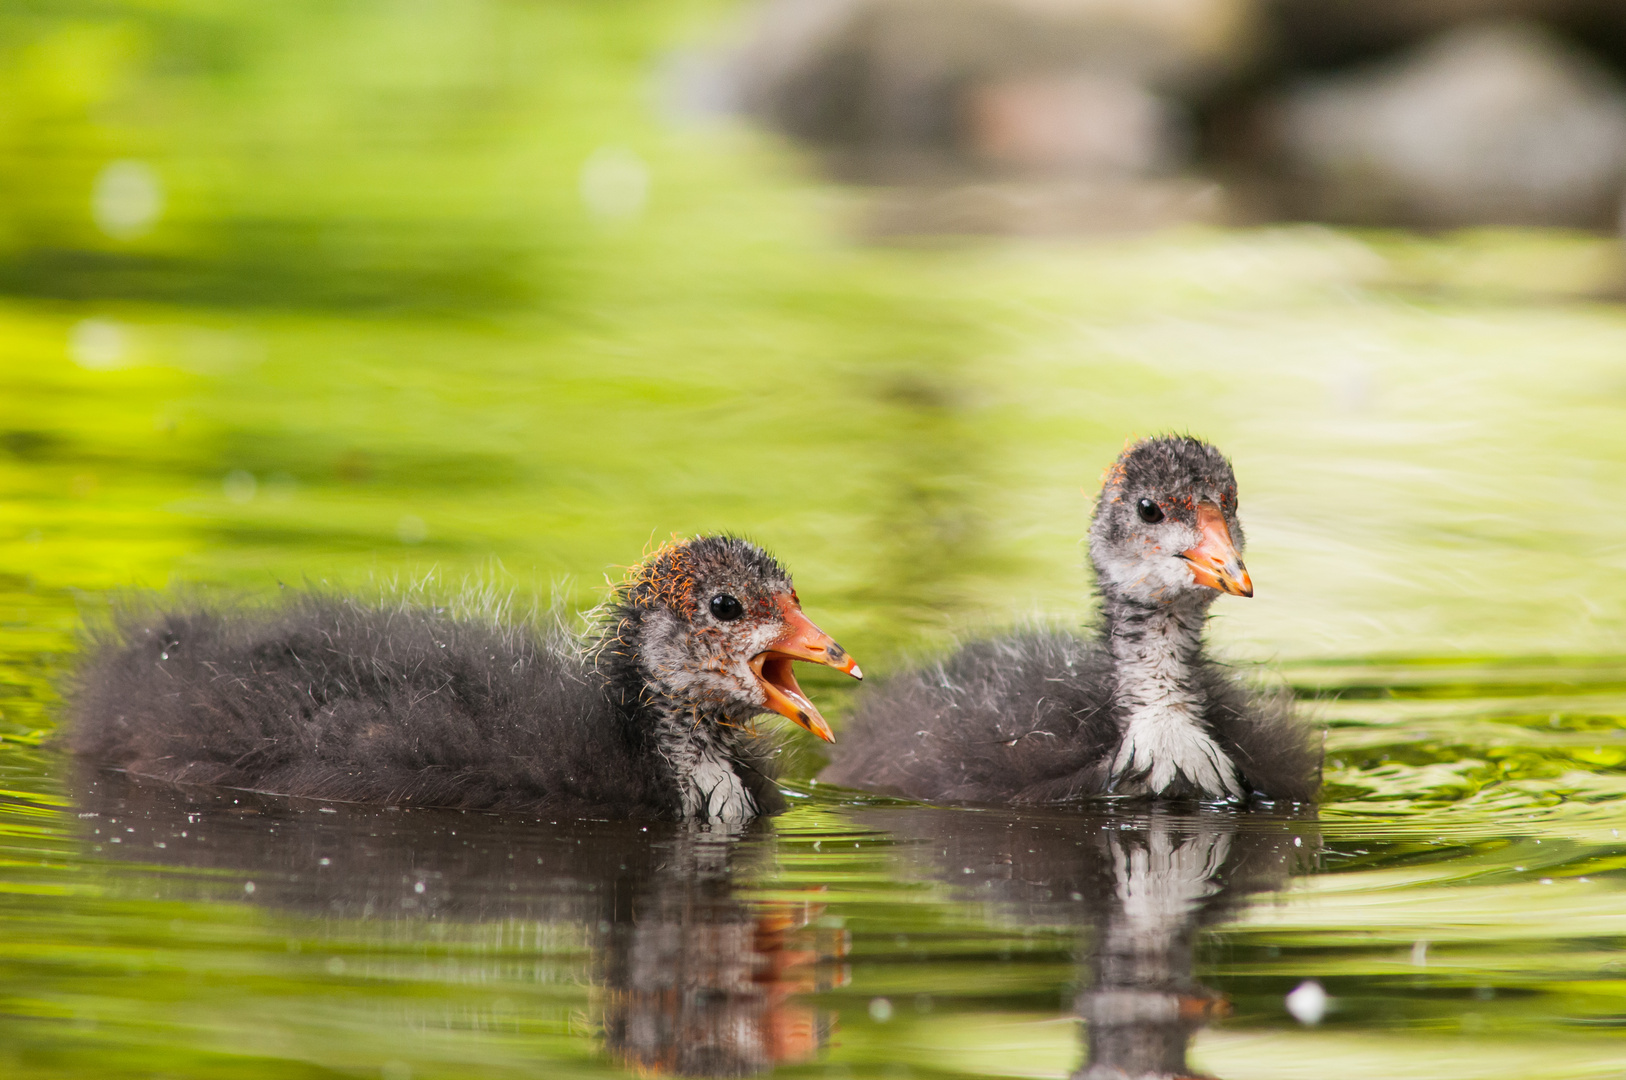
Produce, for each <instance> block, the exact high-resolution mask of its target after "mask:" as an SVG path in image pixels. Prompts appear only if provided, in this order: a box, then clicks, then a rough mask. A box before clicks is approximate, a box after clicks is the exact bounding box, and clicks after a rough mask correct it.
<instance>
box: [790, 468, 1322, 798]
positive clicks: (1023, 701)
mask: <svg viewBox="0 0 1626 1080" xmlns="http://www.w3.org/2000/svg"><path fill="white" fill-rule="evenodd" d="M1236 509H1237V491H1236V476H1235V474H1234V473H1233V472H1232V470H1231V465H1230V463H1229V462H1228V461H1226V460H1225V458H1224V456H1223V455H1221V454H1220V452H1219V451H1218V450H1216V449H1215V448H1214V447H1213V446H1211V445H1209V444H1208V443H1205V442H1203V441H1201V440H1199V439H1194V438H1189V437H1181V436H1162V437H1158V438H1151V439H1145V440H1143V441H1141V442H1139V443H1136V444H1134V445H1133V446H1130V447H1129V448H1127V449H1126V450H1125V451H1124V452H1123V454H1122V455H1121V456H1120V457H1119V458H1118V460H1117V461H1116V462H1115V463H1114V464H1113V465H1112V467H1111V468H1110V469H1109V470H1108V471H1107V475H1106V479H1105V483H1104V485H1103V488H1102V491H1101V496H1100V499H1099V501H1098V502H1097V504H1096V511H1095V517H1094V520H1093V521H1092V523H1091V526H1090V561H1091V563H1092V564H1093V565H1094V568H1095V577H1096V583H1097V589H1098V590H1099V593H1100V597H1101V621H1100V629H1099V632H1098V633H1097V634H1096V635H1095V636H1094V638H1093V639H1087V638H1080V637H1077V636H1074V635H1071V634H1066V633H1060V632H1045V631H1033V632H1026V633H1016V634H1011V635H1008V636H1005V637H999V638H993V639H990V640H986V641H980V642H976V643H974V644H971V645H969V646H967V647H966V648H964V649H962V650H961V651H960V652H958V653H956V654H955V655H953V656H951V657H949V658H948V659H947V660H944V661H943V662H941V663H938V664H935V665H932V666H930V667H928V668H925V669H924V670H919V671H914V672H910V673H908V674H905V675H902V676H900V677H898V678H895V679H892V680H891V681H890V682H889V683H887V684H886V685H884V686H882V687H881V688H880V689H879V690H878V691H877V692H875V693H873V694H871V695H869V696H867V697H866V698H864V699H863V700H862V701H861V703H860V706H859V709H858V712H857V714H856V716H855V717H854V719H853V720H852V722H851V723H850V724H849V725H848V727H847V729H846V731H844V732H843V735H842V740H841V745H840V746H839V747H838V749H837V750H836V753H835V758H834V760H833V762H832V763H831V765H830V766H829V767H828V768H827V769H825V771H824V772H823V773H822V774H821V776H820V780H821V781H822V782H828V783H834V784H842V785H848V786H851V787H860V788H869V789H872V790H876V791H884V792H891V793H895V794H900V795H905V796H909V797H912V798H918V799H928V800H940V801H957V802H999V803H1049V802H1063V801H1068V800H1072V799H1078V798H1082V797H1089V796H1134V797H1141V798H1191V799H1197V800H1201V801H1217V800H1229V801H1242V800H1244V799H1248V798H1251V797H1263V798H1266V799H1272V800H1275V799H1281V800H1290V801H1307V800H1310V799H1313V798H1314V796H1315V793H1316V791H1317V790H1318V789H1319V787H1320V783H1321V748H1320V739H1319V736H1318V735H1317V734H1316V733H1315V732H1313V731H1312V730H1311V729H1310V728H1309V727H1308V725H1306V724H1304V723H1303V722H1302V721H1301V720H1299V719H1298V718H1297V717H1295V715H1294V713H1293V709H1292V702H1291V700H1290V699H1289V697H1288V696H1287V695H1286V694H1285V693H1263V692H1258V691H1254V690H1251V689H1249V688H1248V687H1246V686H1244V685H1243V684H1242V683H1240V682H1239V681H1238V680H1237V679H1236V678H1235V677H1234V676H1233V675H1232V674H1231V673H1230V672H1228V671H1227V670H1226V669H1224V668H1223V667H1221V666H1219V665H1217V664H1215V663H1214V662H1212V661H1211V660H1209V659H1208V658H1207V656H1206V655H1205V653H1204V649H1203V638H1202V633H1203V625H1204V623H1205V622H1206V621H1207V618H1208V609H1209V606H1210V605H1211V604H1212V603H1213V602H1214V600H1215V599H1216V598H1218V597H1219V595H1220V594H1221V593H1229V594H1231V595H1233V596H1252V595H1253V583H1252V581H1251V580H1250V579H1249V577H1248V572H1247V570H1246V569H1245V568H1244V566H1243V564H1242V555H1241V552H1242V528H1241V526H1240V525H1239V524H1238V522H1237V518H1236Z"/></svg>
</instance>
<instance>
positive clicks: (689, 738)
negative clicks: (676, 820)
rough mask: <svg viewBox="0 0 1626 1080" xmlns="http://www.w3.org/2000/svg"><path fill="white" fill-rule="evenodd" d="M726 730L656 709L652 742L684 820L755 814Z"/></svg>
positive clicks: (732, 820) (742, 818) (734, 819)
mask: <svg viewBox="0 0 1626 1080" xmlns="http://www.w3.org/2000/svg"><path fill="white" fill-rule="evenodd" d="M731 735H732V733H731V732H729V731H727V730H726V729H725V730H718V729H717V728H714V727H713V726H712V725H711V724H709V723H707V722H706V721H704V720H700V719H699V718H697V717H693V716H686V715H684V714H682V713H678V712H675V711H673V710H671V709H660V710H659V717H658V719H657V720H656V722H655V744H656V745H657V746H658V747H660V752H661V756H662V757H664V758H665V759H666V762H667V764H668V765H670V766H671V768H672V775H673V777H674V779H675V780H676V781H677V786H678V797H679V798H680V799H681V800H682V803H683V818H684V820H686V821H711V822H721V823H724V824H740V823H743V822H746V821H749V820H751V819H752V818H753V817H755V816H756V815H757V809H758V808H757V803H756V800H755V799H754V798H752V797H751V792H750V791H749V790H747V789H746V786H745V781H744V780H743V779H741V777H740V774H739V773H738V772H736V771H735V769H734V761H733V758H734V755H733V754H732V753H730V749H731V748H730V747H729V746H727V745H725V742H726V741H728V740H729V739H730V736H731ZM747 737H749V736H747Z"/></svg>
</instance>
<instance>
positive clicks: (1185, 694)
mask: <svg viewBox="0 0 1626 1080" xmlns="http://www.w3.org/2000/svg"><path fill="white" fill-rule="evenodd" d="M1206 608H1207V605H1206V604H1193V605H1182V604H1173V605H1168V606H1161V605H1160V606H1158V607H1139V606H1133V607H1130V606H1127V605H1126V606H1125V608H1124V610H1120V611H1116V612H1112V613H1110V614H1109V618H1108V623H1107V628H1108V647H1109V648H1110V649H1111V652H1112V657H1113V660H1114V661H1115V668H1116V672H1117V687H1116V689H1117V699H1118V701H1119V703H1120V709H1121V712H1120V717H1121V722H1122V725H1123V737H1122V741H1121V742H1120V743H1119V745H1118V750H1117V753H1116V754H1115V755H1114V757H1113V761H1112V778H1113V787H1112V790H1113V792H1114V793H1117V794H1127V795H1153V796H1157V795H1180V794H1187V795H1196V796H1198V797H1201V798H1210V799H1225V798H1237V799H1239V798H1241V797H1242V795H1243V791H1242V782H1241V779H1240V778H1239V777H1238V775H1237V770H1236V766H1235V764H1234V763H1232V761H1231V759H1230V758H1229V757H1228V756H1227V755H1226V753H1225V751H1224V750H1222V749H1221V748H1220V746H1219V744H1218V743H1216V742H1215V741H1214V738H1213V736H1212V735H1210V734H1209V732H1208V729H1207V727H1206V725H1205V724H1204V723H1203V711H1204V707H1205V705H1206V704H1207V702H1206V701H1205V700H1204V697H1203V693H1202V690H1201V688H1200V684H1199V683H1198V681H1197V678H1196V676H1197V671H1196V663H1197V657H1198V655H1199V652H1200V650H1201V648H1202V630H1203V622H1204V620H1205V618H1206Z"/></svg>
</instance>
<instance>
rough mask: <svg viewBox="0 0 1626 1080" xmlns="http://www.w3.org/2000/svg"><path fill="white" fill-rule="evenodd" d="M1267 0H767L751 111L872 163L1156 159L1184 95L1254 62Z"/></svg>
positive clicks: (852, 162) (744, 72) (1176, 137)
mask: <svg viewBox="0 0 1626 1080" xmlns="http://www.w3.org/2000/svg"><path fill="white" fill-rule="evenodd" d="M1257 4H1258V0H767V2H766V3H764V4H763V5H762V6H761V7H760V8H758V9H757V14H756V17H755V21H754V24H753V29H752V30H751V32H750V34H749V41H748V44H747V45H746V46H745V48H744V49H743V50H742V51H741V54H740V59H739V63H738V67H737V70H738V73H739V86H740V91H741V93H740V96H741V100H742V101H743V103H744V105H745V107H746V108H747V109H748V111H750V112H752V113H755V114H756V115H758V116H760V117H762V118H764V119H766V120H767V121H768V122H770V123H771V124H773V125H774V126H776V127H778V128H780V129H781V130H784V131H786V132H788V133H790V134H792V135H794V136H797V137H800V138H803V139H807V140H810V141H813V142H816V143H821V144H824V145H826V146H829V147H832V148H836V149H838V150H839V151H841V153H842V156H841V158H840V160H842V161H844V162H845V163H846V164H847V166H848V171H849V172H851V173H854V174H857V175H859V176H860V177H862V178H868V179H875V178H892V179H896V178H898V173H899V172H900V169H901V170H902V171H903V172H904V173H905V174H906V178H909V179H929V176H928V175H923V174H926V173H930V172H933V171H936V172H953V171H954V170H956V169H960V170H965V169H972V170H982V171H983V172H984V173H988V172H992V173H996V174H997V173H1000V172H1005V173H1011V172H1015V173H1022V174H1029V173H1032V172H1035V171H1038V172H1050V173H1057V174H1068V175H1077V174H1081V173H1082V174H1095V173H1100V172H1114V173H1123V174H1145V173H1155V172H1158V171H1161V170H1164V169H1167V168H1168V167H1170V166H1171V165H1172V164H1177V163H1178V162H1179V161H1180V160H1182V159H1183V156H1184V146H1185V142H1186V140H1185V138H1184V135H1183V124H1182V122H1181V108H1180V105H1179V102H1180V101H1181V100H1182V99H1184V98H1186V97H1189V96H1190V95H1193V94H1196V93H1199V92H1200V91H1201V88H1203V87H1205V86H1211V85H1214V84H1216V83H1218V82H1219V81H1222V80H1223V79H1225V78H1226V77H1228V76H1229V75H1230V74H1232V73H1234V72H1235V71H1236V70H1238V69H1239V68H1240V66H1241V65H1243V64H1244V63H1245V62H1246V59H1247V57H1248V55H1249V51H1250V49H1251V48H1252V47H1253V44H1254V43H1255V41H1256V35H1255V34H1254V33H1253V32H1252V28H1253V23H1254V16H1255V12H1256V8H1257Z"/></svg>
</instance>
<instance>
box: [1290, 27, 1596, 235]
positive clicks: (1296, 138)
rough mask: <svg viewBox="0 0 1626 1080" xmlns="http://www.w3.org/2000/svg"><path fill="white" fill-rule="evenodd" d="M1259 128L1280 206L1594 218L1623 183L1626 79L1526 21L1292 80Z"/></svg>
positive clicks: (1388, 216)
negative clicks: (1273, 158)
mask: <svg viewBox="0 0 1626 1080" xmlns="http://www.w3.org/2000/svg"><path fill="white" fill-rule="evenodd" d="M1265 126H1266V128H1267V130H1268V138H1269V141H1270V142H1271V143H1272V144H1273V145H1274V147H1275V149H1276V151H1277V153H1278V155H1279V159H1278V160H1279V166H1280V181H1281V182H1280V184H1279V186H1278V194H1279V201H1280V206H1279V210H1280V211H1281V212H1282V213H1283V214H1284V215H1286V216H1294V217H1311V218H1318V219H1325V220H1333V221H1343V222H1355V223H1372V224H1409V225H1421V226H1454V225H1470V224H1521V225H1568V226H1580V227H1600V226H1611V225H1613V224H1614V223H1615V220H1616V217H1617V215H1618V212H1619V205H1620V193H1621V190H1622V188H1623V187H1626V87H1623V86H1622V85H1621V83H1620V82H1619V80H1617V79H1616V78H1615V77H1614V76H1612V75H1611V74H1610V73H1609V72H1607V71H1606V70H1605V69H1604V68H1602V67H1601V66H1600V65H1599V64H1597V63H1596V62H1595V61H1593V60H1592V59H1590V58H1589V57H1587V56H1586V55H1584V54H1582V53H1580V52H1579V51H1578V50H1576V49H1573V48H1571V47H1569V46H1567V45H1565V44H1563V43H1561V42H1560V41H1559V40H1557V39H1556V38H1555V37H1553V36H1552V35H1551V34H1550V33H1548V32H1547V31H1545V30H1543V29H1542V28H1540V27H1538V26H1536V25H1533V24H1528V23H1525V24H1519V23H1513V24H1476V25H1470V26H1465V27H1461V28H1458V29H1455V30H1452V31H1450V32H1448V33H1446V34H1444V35H1443V36H1441V37H1438V38H1436V39H1435V40H1433V41H1432V42H1430V43H1428V44H1425V45H1423V46H1422V47H1420V48H1418V49H1416V50H1415V51H1413V52H1410V53H1408V54H1405V55H1402V56H1401V57H1399V58H1398V59H1396V60H1392V61H1389V62H1386V63H1383V64H1382V65H1380V66H1375V67H1371V68H1368V69H1365V70H1362V71H1358V72H1356V73H1354V74H1350V75H1345V76H1341V77H1335V78H1326V79H1321V80H1317V81H1313V82H1306V83H1303V84H1302V85H1301V86H1299V88H1297V89H1295V90H1290V91H1288V92H1287V93H1286V94H1285V95H1283V96H1282V97H1281V98H1279V99H1278V100H1277V102H1276V104H1275V106H1274V108H1273V109H1271V110H1270V113H1269V115H1268V119H1267V120H1266V125H1265Z"/></svg>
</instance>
